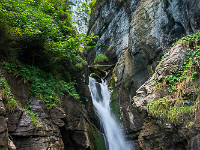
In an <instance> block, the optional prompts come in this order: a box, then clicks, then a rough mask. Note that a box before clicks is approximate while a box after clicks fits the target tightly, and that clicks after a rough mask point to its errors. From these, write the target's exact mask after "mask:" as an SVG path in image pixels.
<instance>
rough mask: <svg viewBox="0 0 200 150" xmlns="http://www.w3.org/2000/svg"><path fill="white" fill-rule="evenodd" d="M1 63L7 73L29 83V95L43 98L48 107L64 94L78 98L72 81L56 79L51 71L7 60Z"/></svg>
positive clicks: (58, 101) (57, 101) (58, 100)
mask: <svg viewBox="0 0 200 150" xmlns="http://www.w3.org/2000/svg"><path fill="white" fill-rule="evenodd" d="M2 65H3V66H4V68H5V69H6V70H8V73H12V74H13V75H15V76H16V77H18V76H20V77H23V79H24V82H25V83H26V82H28V83H29V84H30V96H36V97H37V98H39V99H41V100H43V101H44V102H45V104H46V106H47V108H49V109H50V108H52V107H53V106H56V104H59V103H60V102H61V99H62V97H63V96H64V94H67V95H68V96H70V97H73V98H75V99H79V95H78V94H77V92H76V89H75V87H74V83H73V82H71V83H66V82H65V81H63V80H57V79H56V78H55V77H54V76H53V75H52V74H51V73H47V72H44V71H42V70H40V69H39V68H38V67H34V66H30V65H23V64H20V63H19V64H11V63H8V62H3V63H2Z"/></svg>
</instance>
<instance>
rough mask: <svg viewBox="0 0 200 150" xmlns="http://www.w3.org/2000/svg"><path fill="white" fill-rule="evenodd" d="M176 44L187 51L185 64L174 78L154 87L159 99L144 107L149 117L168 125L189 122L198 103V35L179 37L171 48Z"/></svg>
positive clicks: (199, 94) (169, 78)
mask: <svg viewBox="0 0 200 150" xmlns="http://www.w3.org/2000/svg"><path fill="white" fill-rule="evenodd" d="M179 42H182V43H185V44H186V45H187V47H188V51H189V52H188V58H187V61H186V62H185V63H184V65H183V66H182V68H181V69H180V70H179V71H178V72H177V73H176V74H173V75H167V76H166V77H165V78H163V80H162V81H159V82H158V83H156V86H155V87H154V90H155V91H157V92H156V93H157V95H158V93H162V94H160V95H158V96H159V97H161V98H160V99H159V100H157V101H152V102H150V103H148V104H147V107H148V112H149V113H150V114H151V115H153V116H155V117H158V118H160V119H164V120H166V121H169V122H171V123H179V122H183V121H186V120H190V119H192V118H193V117H194V111H196V110H197V106H198V103H199V102H200V82H199V79H200V74H199V72H200V32H199V31H198V32H196V33H194V34H191V35H188V36H186V37H183V38H182V39H180V40H178V41H177V42H176V43H175V44H177V43H179ZM166 88H167V93H166V91H164V89H166ZM163 93H165V94H163ZM163 95H165V96H164V97H163Z"/></svg>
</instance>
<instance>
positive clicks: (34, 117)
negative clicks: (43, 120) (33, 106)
mask: <svg viewBox="0 0 200 150" xmlns="http://www.w3.org/2000/svg"><path fill="white" fill-rule="evenodd" d="M23 110H24V111H25V112H26V113H28V114H29V115H30V117H31V119H32V121H33V125H38V124H39V122H38V121H37V119H36V117H37V115H36V114H34V113H33V112H31V111H30V110H28V109H26V108H23Z"/></svg>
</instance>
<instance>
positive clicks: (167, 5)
mask: <svg viewBox="0 0 200 150" xmlns="http://www.w3.org/2000/svg"><path fill="white" fill-rule="evenodd" d="M199 8H200V1H198V0H190V1H188V0H173V1H172V0H124V1H122V0H107V1H104V0H99V1H98V2H97V4H96V10H95V11H94V12H93V14H92V15H91V19H90V23H89V30H88V34H91V33H92V32H94V33H95V34H96V35H98V36H99V38H98V40H97V43H100V44H101V45H100V46H98V47H95V48H94V49H93V50H90V51H89V52H88V55H87V57H88V61H89V63H92V61H93V60H94V58H95V56H97V55H98V54H100V53H105V54H106V55H107V56H108V57H109V60H110V63H116V66H115V68H114V70H113V72H112V78H110V80H111V79H114V83H115V86H114V87H115V89H116V95H117V103H119V104H120V110H121V115H122V118H124V119H123V124H124V127H125V128H126V130H127V131H128V133H129V136H130V138H132V139H137V137H138V135H139V132H140V130H142V125H143V123H144V120H143V118H145V117H146V114H145V112H144V111H142V112H140V111H138V106H137V104H138V103H134V104H133V105H131V104H130V103H131V101H132V97H133V96H135V95H136V90H137V89H138V88H139V87H140V86H141V85H142V84H143V83H144V82H145V81H147V80H148V78H149V77H150V76H151V75H152V74H153V73H154V71H155V68H156V66H157V64H158V63H157V61H158V60H160V58H161V56H162V55H163V53H164V52H165V51H167V50H168V49H169V47H170V46H171V44H172V43H173V42H174V41H176V39H178V38H180V37H182V36H183V35H185V34H189V33H191V32H195V31H196V30H198V29H199V27H200V13H199V11H198V10H199ZM147 147H148V146H147Z"/></svg>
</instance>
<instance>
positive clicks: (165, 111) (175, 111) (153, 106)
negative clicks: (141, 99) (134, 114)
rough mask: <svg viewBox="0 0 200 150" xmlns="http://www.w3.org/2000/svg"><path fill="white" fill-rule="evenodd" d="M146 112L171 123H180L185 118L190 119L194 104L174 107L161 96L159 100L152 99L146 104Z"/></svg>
mask: <svg viewBox="0 0 200 150" xmlns="http://www.w3.org/2000/svg"><path fill="white" fill-rule="evenodd" d="M147 107H148V112H149V113H150V114H151V115H152V116H155V117H157V118H160V119H163V120H165V121H168V122H170V123H173V124H178V123H182V122H183V121H186V120H187V119H191V117H192V115H193V114H192V112H193V110H194V109H195V106H184V105H182V106H180V107H175V106H173V105H172V104H170V103H169V102H168V100H167V98H165V97H163V98H161V99H159V100H156V101H152V102H150V103H148V104H147Z"/></svg>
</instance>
